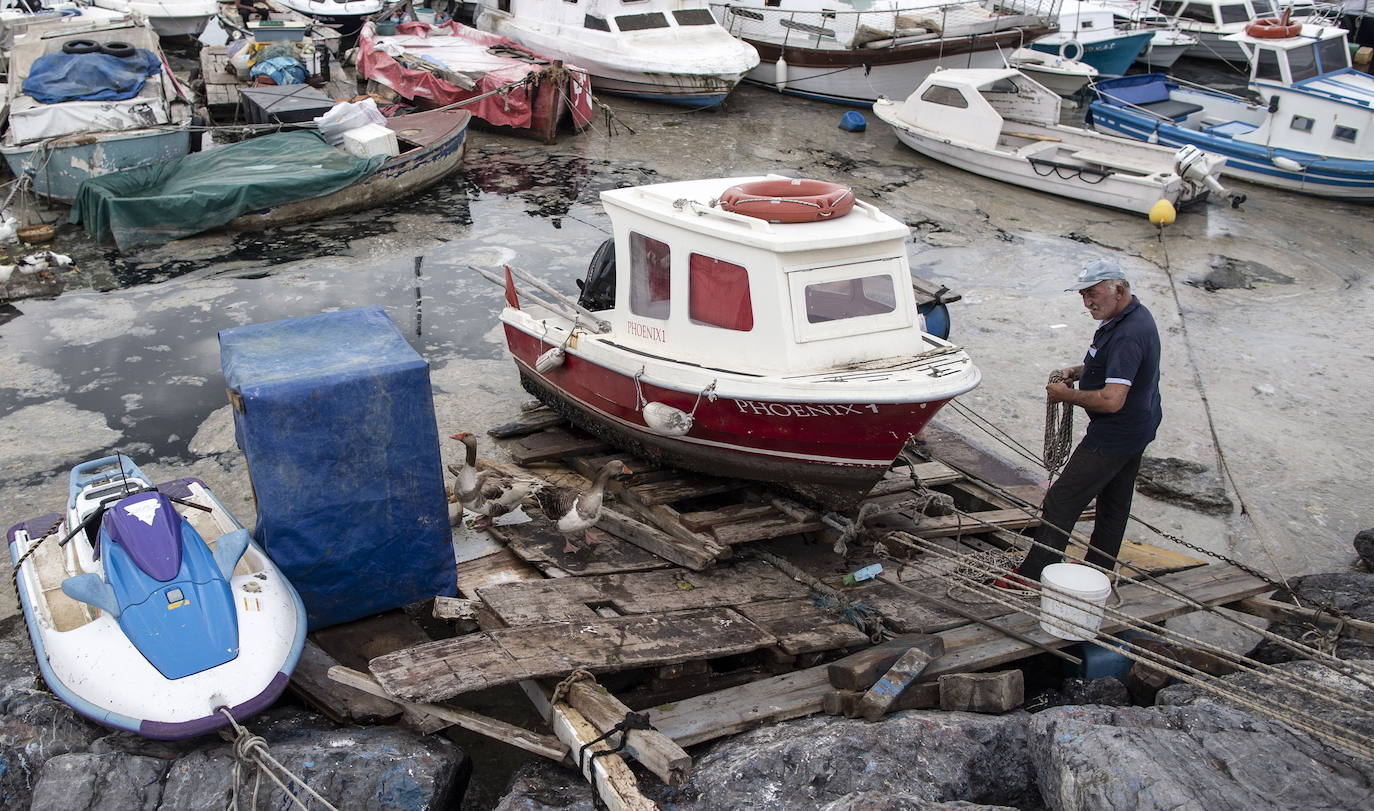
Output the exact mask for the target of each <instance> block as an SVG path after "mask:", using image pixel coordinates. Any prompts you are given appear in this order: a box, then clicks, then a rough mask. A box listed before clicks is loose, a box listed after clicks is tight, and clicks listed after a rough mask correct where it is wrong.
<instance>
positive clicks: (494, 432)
mask: <svg viewBox="0 0 1374 811" xmlns="http://www.w3.org/2000/svg"><path fill="white" fill-rule="evenodd" d="M563 423H564V419H563V415H562V414H559V413H558V412H557V411H551V410H549V409H547V408H539V409H535V410H534V411H530V412H527V413H525V414H521V415H520V418H519V419H516V420H512V421H510V422H504V423H501V424H500V425H498V426H496V427H495V428H491V429H488V430H487V436H490V437H494V438H496V439H511V438H514V437H520V436H526V435H527V434H533V433H535V432H537V431H543V430H544V429H545V428H552V427H554V426H556V425H562V424H563Z"/></svg>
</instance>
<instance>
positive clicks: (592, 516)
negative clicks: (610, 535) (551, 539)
mask: <svg viewBox="0 0 1374 811" xmlns="http://www.w3.org/2000/svg"><path fill="white" fill-rule="evenodd" d="M633 472H634V471H632V470H630V468H629V466H628V465H626V464H625V463H624V462H622V461H620V460H619V459H612V460H611V461H609V462H607V463H606V464H604V465H602V466H601V469H600V470H599V471H597V473H596V480H595V481H594V482H592V487H591V489H590V490H588V491H587V492H585V493H583V492H579V491H577V490H574V489H572V488H570V487H545V488H542V489H541V490H539V492H538V493H536V494H535V500H536V501H538V502H539V509H540V510H542V511H543V512H544V515H546V516H548V518H549V520H550V521H553V522H554V523H555V525H557V527H558V531H559V532H561V533H563V539H564V542H565V545H564V547H563V551H564V552H576V551H578V550H579V549H583V548H585V547H587V546H590V545H591V543H590V542H588V541H587V537H586V535H587V530H589V529H591V528H592V527H593V526H595V525H596V520H597V519H598V518H600V517H601V504H602V501H603V500H604V498H605V495H606V483H607V482H608V481H610V479H611V477H612V476H624V475H626V474H629V473H633ZM579 540H581V541H583V543H578V541H579Z"/></svg>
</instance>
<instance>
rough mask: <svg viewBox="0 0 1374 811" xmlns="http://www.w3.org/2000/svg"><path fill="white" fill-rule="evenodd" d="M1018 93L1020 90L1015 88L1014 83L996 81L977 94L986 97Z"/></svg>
mask: <svg viewBox="0 0 1374 811" xmlns="http://www.w3.org/2000/svg"><path fill="white" fill-rule="evenodd" d="M1020 91H1021V89H1020V88H1019V87H1017V86H1016V82H1013V81H1012V80H1011V79H998V80H997V81H995V82H993V83H992V84H990V85H988V86H987V87H985V88H983V89H982V90H981V91H979V92H981V93H983V94H984V95H986V94H988V93H1019V92H1020Z"/></svg>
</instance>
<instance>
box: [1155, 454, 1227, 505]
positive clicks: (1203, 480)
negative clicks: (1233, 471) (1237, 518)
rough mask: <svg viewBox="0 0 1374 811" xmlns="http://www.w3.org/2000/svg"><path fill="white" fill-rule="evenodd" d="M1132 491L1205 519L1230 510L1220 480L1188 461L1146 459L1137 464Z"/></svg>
mask: <svg viewBox="0 0 1374 811" xmlns="http://www.w3.org/2000/svg"><path fill="white" fill-rule="evenodd" d="M1135 489H1136V490H1138V491H1140V492H1141V493H1142V494H1144V495H1147V496H1149V497H1150V498H1157V499H1159V500H1160V501H1167V502H1169V503H1171V504H1178V505H1181V506H1184V507H1188V508H1189V509H1193V510H1197V511H1198V512H1201V513H1206V514H1207V515H1230V514H1231V510H1232V504H1231V499H1230V497H1228V496H1227V495H1226V489H1225V488H1224V487H1223V486H1222V482H1221V477H1220V476H1218V475H1217V474H1216V473H1213V472H1212V470H1211V469H1210V468H1207V467H1205V466H1203V465H1200V464H1198V463H1197V462H1190V461H1188V460H1187V459H1178V458H1175V457H1173V456H1166V457H1156V456H1146V457H1145V458H1144V459H1142V460H1141V461H1140V473H1139V474H1138V475H1137V477H1136V481H1135Z"/></svg>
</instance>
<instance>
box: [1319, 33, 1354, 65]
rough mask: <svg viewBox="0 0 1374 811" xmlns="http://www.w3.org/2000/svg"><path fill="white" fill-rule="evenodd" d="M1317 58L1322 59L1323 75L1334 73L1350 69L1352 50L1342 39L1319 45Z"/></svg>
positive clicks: (1330, 40)
mask: <svg viewBox="0 0 1374 811" xmlns="http://www.w3.org/2000/svg"><path fill="white" fill-rule="evenodd" d="M1317 56H1318V57H1320V58H1321V64H1322V73H1334V72H1335V71H1338V70H1345V69H1346V68H1348V67H1350V49H1349V48H1347V47H1346V44H1345V40H1344V39H1341V38H1340V37H1337V38H1335V39H1328V40H1325V41H1323V42H1319V43H1317Z"/></svg>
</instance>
